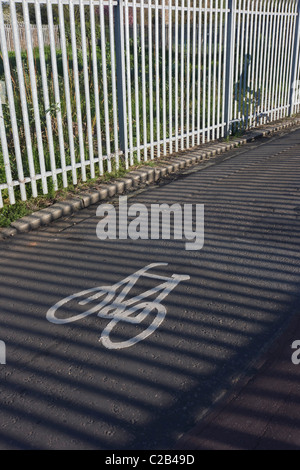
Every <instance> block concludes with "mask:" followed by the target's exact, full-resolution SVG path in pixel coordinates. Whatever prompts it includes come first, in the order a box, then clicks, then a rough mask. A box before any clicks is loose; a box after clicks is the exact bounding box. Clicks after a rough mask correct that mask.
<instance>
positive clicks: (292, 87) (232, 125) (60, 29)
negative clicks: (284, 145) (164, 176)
mask: <svg viewBox="0 0 300 470" xmlns="http://www.w3.org/2000/svg"><path fill="white" fill-rule="evenodd" d="M20 21H21V22H22V27H21V28H20V24H19V23H20ZM8 31H10V32H9V34H8ZM299 43H300V21H299V1H298V0H130V1H129V0H118V1H115V0H26V1H25V0H9V1H5V2H4V1H3V0H0V45H1V57H0V82H1V81H2V82H5V96H3V94H2V95H1V90H0V97H1V96H2V100H1V99H0V143H1V145H0V207H3V205H4V204H5V203H7V204H14V203H15V201H16V200H18V199H21V200H26V199H27V198H28V197H30V196H33V197H37V196H38V195H40V194H47V193H49V191H51V190H52V189H54V190H56V189H58V188H60V187H65V188H67V187H68V186H69V185H76V184H78V182H82V181H86V180H88V179H93V178H96V177H98V176H99V175H103V174H104V173H105V172H112V171H114V170H118V169H119V168H120V167H121V166H124V167H125V168H128V167H129V166H130V165H133V164H134V163H135V162H141V161H147V160H149V159H150V160H151V159H155V158H158V157H160V156H164V155H167V154H171V153H174V152H178V151H180V150H186V149H189V148H192V147H195V146H196V145H200V144H201V143H205V142H209V141H213V140H215V139H219V138H222V137H224V136H226V135H228V134H229V133H230V132H238V131H241V130H244V129H247V128H250V127H255V126H257V125H260V124H263V123H265V122H268V121H274V120H276V119H279V118H283V117H285V116H288V115H292V114H294V113H296V112H299V111H300V106H299V104H298V103H299V97H298V95H299V93H298V89H299V87H297V86H296V85H297V83H298V82H299V83H300V72H299V70H300V67H299V54H300V51H299Z"/></svg>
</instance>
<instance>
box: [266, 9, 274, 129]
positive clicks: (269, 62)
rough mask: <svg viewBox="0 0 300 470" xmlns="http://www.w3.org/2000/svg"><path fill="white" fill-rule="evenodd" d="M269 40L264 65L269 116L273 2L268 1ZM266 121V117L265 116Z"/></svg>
mask: <svg viewBox="0 0 300 470" xmlns="http://www.w3.org/2000/svg"><path fill="white" fill-rule="evenodd" d="M268 13H269V42H268V46H269V47H268V58H267V67H266V89H265V112H266V113H267V115H268V116H269V110H270V102H269V101H268V96H269V88H270V83H269V80H270V67H271V56H272V54H271V49H272V36H273V34H272V33H273V3H272V1H271V2H270V10H269V12H268ZM265 121H266V118H265Z"/></svg>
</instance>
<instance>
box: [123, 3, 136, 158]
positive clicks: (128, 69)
mask: <svg viewBox="0 0 300 470" xmlns="http://www.w3.org/2000/svg"><path fill="white" fill-rule="evenodd" d="M124 6H125V12H124V13H125V38H126V39H125V47H126V72H127V74H126V75H127V101H128V133H129V148H130V159H129V160H130V165H133V163H134V161H133V150H132V149H133V129H132V105H131V100H132V98H131V54H130V33H129V9H128V0H125V2H124Z"/></svg>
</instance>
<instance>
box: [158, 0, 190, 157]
mask: <svg viewBox="0 0 300 470" xmlns="http://www.w3.org/2000/svg"><path fill="white" fill-rule="evenodd" d="M163 1H164V0H163ZM184 32H185V27H184V0H181V35H180V36H181V37H180V82H181V83H180V110H181V116H180V127H181V129H180V133H181V150H183V149H184V96H185V84H184V36H185V34H184Z"/></svg>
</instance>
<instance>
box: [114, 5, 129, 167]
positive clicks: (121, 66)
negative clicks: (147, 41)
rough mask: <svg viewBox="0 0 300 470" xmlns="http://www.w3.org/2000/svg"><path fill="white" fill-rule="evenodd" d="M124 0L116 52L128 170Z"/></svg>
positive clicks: (122, 146) (122, 147)
mask: <svg viewBox="0 0 300 470" xmlns="http://www.w3.org/2000/svg"><path fill="white" fill-rule="evenodd" d="M123 13H124V12H123V0H118V4H117V5H116V6H115V50H116V77H117V95H118V119H119V145H120V150H121V151H122V152H124V154H125V160H126V168H128V161H127V159H128V155H127V148H128V143H127V112H126V77H125V47H124V14H123Z"/></svg>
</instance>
